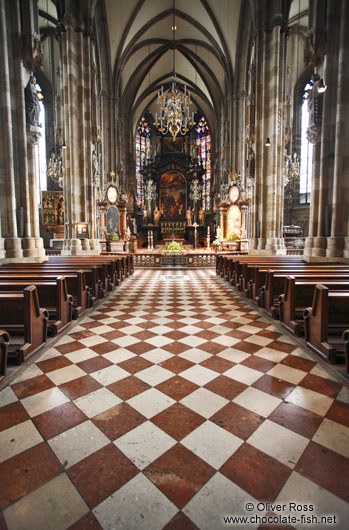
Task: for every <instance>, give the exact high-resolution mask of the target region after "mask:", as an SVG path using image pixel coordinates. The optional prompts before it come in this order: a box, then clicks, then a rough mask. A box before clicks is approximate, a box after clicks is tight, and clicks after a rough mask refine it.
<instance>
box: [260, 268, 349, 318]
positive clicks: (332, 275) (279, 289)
mask: <svg viewBox="0 0 349 530" xmlns="http://www.w3.org/2000/svg"><path fill="white" fill-rule="evenodd" d="M288 276H292V277H294V278H295V279H296V281H302V280H304V281H305V282H306V281H308V282H312V281H313V282H315V283H316V284H317V283H326V282H328V281H334V282H335V281H337V282H338V283H340V282H342V281H344V282H346V281H349V271H348V272H347V271H346V270H343V271H339V270H336V271H332V270H331V269H326V268H323V269H321V270H319V269H317V270H314V269H313V268H311V267H309V268H305V269H304V270H299V269H298V270H294V269H292V268H291V267H290V268H289V271H288V272H285V271H281V270H269V271H268V272H267V276H266V283H265V285H264V286H262V287H261V289H260V293H259V297H258V300H259V305H260V307H262V308H263V309H264V310H265V311H266V312H267V313H268V314H269V315H271V316H272V317H273V318H275V319H276V318H280V314H279V311H280V302H282V301H284V300H285V298H286V299H288V300H289V299H290V298H289V297H288V296H286V297H285V294H286V293H287V287H289V283H288V280H286V279H287V277H288ZM312 294H313V292H312ZM282 295H284V296H283V297H282ZM311 301H312V298H311V300H309V301H308V303H307V304H306V306H308V305H310V304H311ZM299 307H301V305H300V306H299Z"/></svg>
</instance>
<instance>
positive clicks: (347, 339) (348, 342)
mask: <svg viewBox="0 0 349 530" xmlns="http://www.w3.org/2000/svg"><path fill="white" fill-rule="evenodd" d="M342 339H343V342H344V355H345V367H346V371H347V375H349V329H346V330H345V331H344V332H343V336H342Z"/></svg>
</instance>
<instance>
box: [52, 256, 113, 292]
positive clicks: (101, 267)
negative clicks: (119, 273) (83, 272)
mask: <svg viewBox="0 0 349 530" xmlns="http://www.w3.org/2000/svg"><path fill="white" fill-rule="evenodd" d="M97 258H99V256H97V257H96V259H92V257H89V256H87V257H86V258H85V257H83V259H82V258H81V257H80V256H67V257H61V256H51V257H50V258H49V260H48V262H47V263H48V264H49V265H57V266H58V267H62V266H69V267H71V266H78V267H81V266H84V267H85V266H93V265H96V266H97V268H98V277H99V280H100V282H101V285H102V287H103V290H105V291H107V292H110V291H112V290H113V289H115V286H116V284H115V263H114V261H112V260H99V259H97Z"/></svg>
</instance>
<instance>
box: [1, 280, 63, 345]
mask: <svg viewBox="0 0 349 530" xmlns="http://www.w3.org/2000/svg"><path fill="white" fill-rule="evenodd" d="M30 285H35V287H36V289H37V293H38V297H39V304H40V306H41V307H45V308H46V309H47V311H48V313H49V321H48V331H49V332H50V335H52V336H54V335H57V333H59V332H61V331H63V330H64V329H65V328H66V327H67V326H69V324H70V322H71V320H72V309H73V298H72V296H71V295H69V294H68V291H67V282H66V279H65V277H64V276H58V277H57V278H55V279H52V281H48V280H42V279H40V280H33V279H30V280H28V279H26V280H25V279H22V280H18V279H16V280H14V279H7V280H6V279H4V278H2V277H1V276H0V291H2V292H3V291H21V290H23V289H24V288H25V287H28V286H30Z"/></svg>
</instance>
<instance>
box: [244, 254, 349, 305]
mask: <svg viewBox="0 0 349 530" xmlns="http://www.w3.org/2000/svg"><path fill="white" fill-rule="evenodd" d="M270 269H271V267H270V266H269V267H268V266H265V265H255V266H254V267H253V268H252V279H251V281H250V282H249V284H248V286H247V292H246V295H247V296H248V297H249V298H252V300H253V301H254V302H255V303H257V305H261V303H260V290H261V288H262V287H264V286H265V284H266V280H267V275H268V272H269V270H270ZM273 269H274V271H275V273H277V274H282V272H285V274H293V273H295V274H298V273H301V272H304V273H305V274H307V273H316V272H317V271H319V273H320V272H321V273H323V272H324V271H326V272H328V273H330V272H331V273H333V274H337V273H340V274H342V273H345V272H346V273H347V274H348V276H349V267H348V266H345V265H336V264H331V263H329V264H324V263H323V264H321V265H320V264H318V265H316V264H293V263H290V264H288V265H274V266H273Z"/></svg>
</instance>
